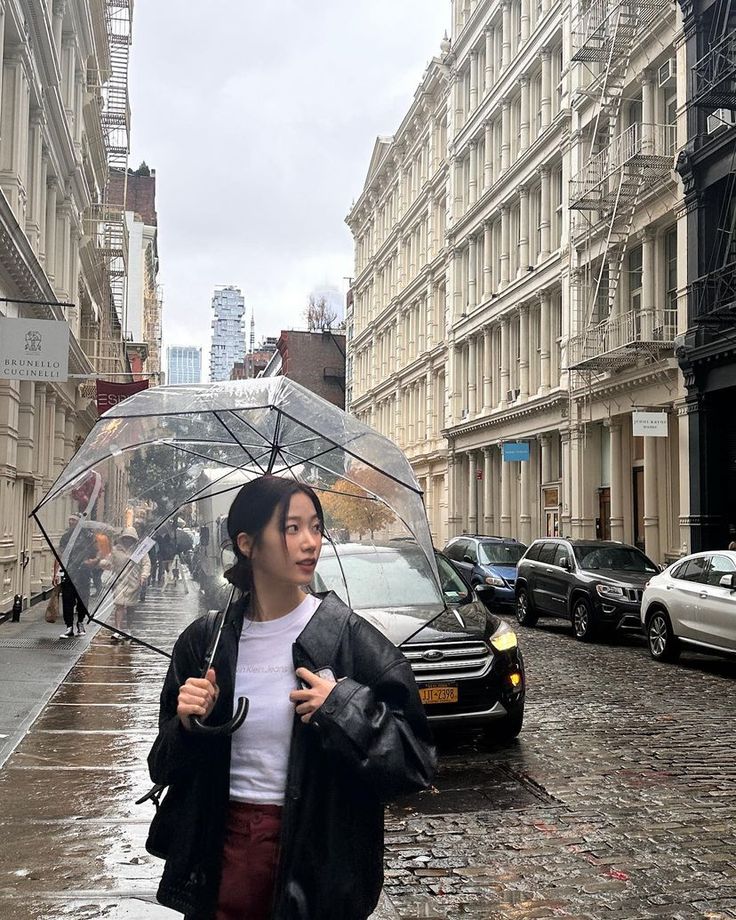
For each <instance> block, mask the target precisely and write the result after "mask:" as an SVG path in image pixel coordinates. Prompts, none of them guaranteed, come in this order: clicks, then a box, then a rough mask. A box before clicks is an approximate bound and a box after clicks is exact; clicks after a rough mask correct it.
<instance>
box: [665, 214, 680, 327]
mask: <svg viewBox="0 0 736 920" xmlns="http://www.w3.org/2000/svg"><path fill="white" fill-rule="evenodd" d="M664 278H665V281H664V289H665V310H666V311H667V315H666V317H665V324H666V325H668V326H676V325H677V228H676V227H672V228H671V229H670V230H667V232H666V233H665V235H664Z"/></svg>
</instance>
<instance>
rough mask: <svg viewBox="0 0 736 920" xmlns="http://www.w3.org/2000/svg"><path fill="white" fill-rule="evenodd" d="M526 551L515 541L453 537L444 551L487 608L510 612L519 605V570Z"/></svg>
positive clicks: (479, 535)
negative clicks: (506, 608)
mask: <svg viewBox="0 0 736 920" xmlns="http://www.w3.org/2000/svg"><path fill="white" fill-rule="evenodd" d="M525 551H526V546H525V545H524V544H523V543H519V541H518V540H514V539H513V538H512V537H489V536H483V535H482V534H462V535H461V536H459V537H453V538H452V540H450V542H449V543H448V544H447V546H446V547H445V549H444V552H445V555H447V556H449V558H450V559H451V560H452V561H453V563H454V564H455V565H456V566H457V567H458V569H460V571H461V572H462V574H463V575H464V576H465V577H466V578H467V580H468V581H469V582H470V583H471V585H472V586H473V587H474V588H475V590H476V591H477V592H478V593H479V595H480V597H481V600H483V602H484V603H485V604H486V605H487V606H490V607H509V608H513V607H514V606H515V604H516V597H515V593H514V589H515V586H516V566H517V564H518V562H519V560H520V559H521V557H522V556H523V555H524V552H525Z"/></svg>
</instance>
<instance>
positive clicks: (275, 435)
mask: <svg viewBox="0 0 736 920" xmlns="http://www.w3.org/2000/svg"><path fill="white" fill-rule="evenodd" d="M276 411H277V412H278V415H277V416H276V425H275V427H274V432H273V443H272V444H271V456H270V457H269V458H268V469H267V470H266V473H267V474H268V475H269V476H270V475H271V473H272V472H273V465H274V463H276V457H277V455H280V454H281V451H280V449H279V431H280V430H281V410H280V409H277V410H276ZM281 459H282V460H283V457H282V458H281Z"/></svg>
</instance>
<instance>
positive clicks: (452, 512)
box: [447, 447, 460, 540]
mask: <svg viewBox="0 0 736 920" xmlns="http://www.w3.org/2000/svg"><path fill="white" fill-rule="evenodd" d="M457 480H458V463H457V457H456V456H455V449H454V448H453V447H451V448H450V452H449V453H448V455H447V538H448V540H449V539H450V538H451V537H455V536H457V534H458V533H459V531H460V526H459V525H460V512H459V509H458V498H459V496H460V492H459V490H458V481H457Z"/></svg>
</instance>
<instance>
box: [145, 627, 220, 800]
mask: <svg viewBox="0 0 736 920" xmlns="http://www.w3.org/2000/svg"><path fill="white" fill-rule="evenodd" d="M199 628H200V623H199V622H196V621H195V623H193V624H192V625H191V626H189V627H188V629H186V630H185V631H184V632H183V633H182V635H181V636H179V638H178V639H177V641H176V645H175V646H174V651H173V654H172V657H171V663H170V665H169V670H168V672H167V674H166V679H165V680H164V686H163V689H162V691H161V705H160V710H159V720H158V736H157V738H156V740H155V741H154V742H153V747H152V748H151V751H150V753H149V755H148V770H149V773H150V774H151V779H152V780H153V782H154V783H161V785H163V786H169V785H171V784H172V783H175V782H178V781H180V780H182V779H185V778H186V777H187V776H190V775H191V774H192V772H194V771H195V770H196V769H197V767H198V766H199V765H200V764H201V762H202V760H203V758H204V756H205V753H206V751H207V747H208V745H207V741H206V740H205V737H204V736H202V735H195V734H194V733H193V732H189V731H187V730H186V729H185V728H184V726H183V725H182V724H181V722H180V721H179V717H178V716H177V714H176V707H177V702H178V698H179V688H180V687H181V685H182V684H183V683H184V682H185V681H186V680H187V678H189V677H195V676H198V674H199V670H200V669H199V667H198V666H197V662H198V661H199V660H201V655H200V656H198V655H197V653H196V647H197V645H198V644H199V643H198V641H197V636H198V632H199V631H200V629H199Z"/></svg>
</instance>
